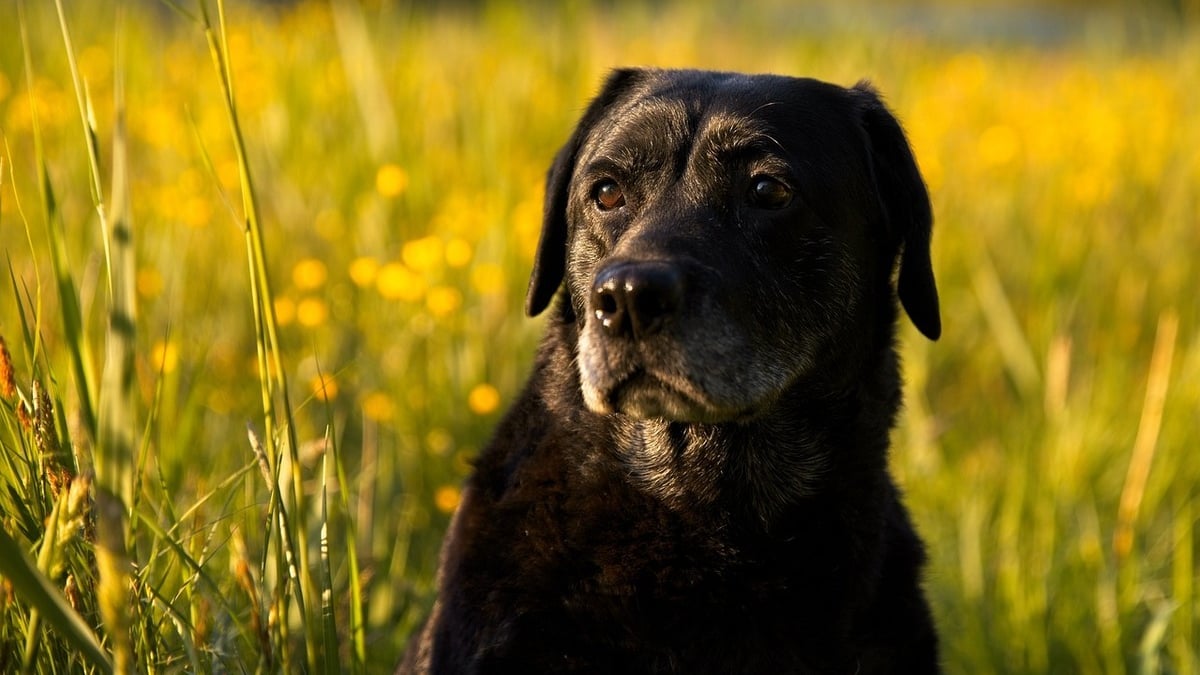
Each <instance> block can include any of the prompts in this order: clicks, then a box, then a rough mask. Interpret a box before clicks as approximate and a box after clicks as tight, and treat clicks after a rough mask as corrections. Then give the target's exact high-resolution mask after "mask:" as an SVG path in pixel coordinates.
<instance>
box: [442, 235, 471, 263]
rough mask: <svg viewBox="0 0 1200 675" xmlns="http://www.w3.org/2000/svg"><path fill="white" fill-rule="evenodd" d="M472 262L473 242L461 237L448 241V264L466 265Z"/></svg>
mask: <svg viewBox="0 0 1200 675" xmlns="http://www.w3.org/2000/svg"><path fill="white" fill-rule="evenodd" d="M470 262H471V243H470V242H468V241H467V240H466V239H463V238H461V237H455V238H454V239H451V240H450V241H448V242H446V264H447V265H449V266H451V267H466V266H467V264H468V263H470Z"/></svg>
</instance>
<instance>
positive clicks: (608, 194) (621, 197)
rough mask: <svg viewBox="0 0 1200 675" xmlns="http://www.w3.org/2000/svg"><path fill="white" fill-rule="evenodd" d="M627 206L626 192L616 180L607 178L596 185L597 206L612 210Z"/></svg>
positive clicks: (602, 209)
mask: <svg viewBox="0 0 1200 675" xmlns="http://www.w3.org/2000/svg"><path fill="white" fill-rule="evenodd" d="M622 206H625V193H624V192H621V186H620V185H617V183H616V181H612V180H606V181H604V182H603V183H600V184H599V185H597V186H596V207H597V208H599V209H600V210H601V211H612V210H613V209H619V208H621V207H622Z"/></svg>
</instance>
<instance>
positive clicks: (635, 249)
mask: <svg viewBox="0 0 1200 675" xmlns="http://www.w3.org/2000/svg"><path fill="white" fill-rule="evenodd" d="M931 230H932V213H931V207H930V202H929V196H928V193H927V191H926V188H925V185H924V182H923V180H922V178H921V175H920V173H919V171H918V168H917V165H916V162H915V160H914V158H913V155H912V152H911V151H910V149H909V145H908V141H907V140H906V138H905V135H904V133H903V131H902V129H901V127H900V125H899V123H898V122H897V120H896V119H895V118H894V117H893V115H892V114H891V113H890V112H889V111H888V109H887V107H886V106H885V105H884V103H883V102H882V101H881V99H880V96H879V95H878V94H877V92H876V91H875V90H874V89H873V88H872V86H871V85H869V84H868V83H865V82H861V83H859V84H857V85H855V86H853V87H850V88H844V87H841V86H837V85H832V84H827V83H823V82H820V81H817V80H812V79H799V78H791V77H783V76H776V75H743V74H736V73H721V72H710V71H698V70H658V69H625V70H618V71H614V72H613V73H612V74H611V75H610V76H609V77H608V79H607V81H606V82H605V84H604V85H603V87H602V90H601V91H600V93H599V94H598V95H597V96H596V98H595V99H594V100H593V101H592V102H591V104H590V105H589V106H588V107H587V109H586V111H585V112H584V113H583V116H582V119H581V120H580V121H579V123H578V126H577V127H576V128H575V130H574V132H573V134H572V135H571V136H570V139H569V140H568V141H567V143H566V145H565V146H564V147H563V148H562V149H561V150H560V151H559V153H558V154H557V156H556V158H555V159H554V162H553V165H552V166H551V168H550V171H549V174H548V178H547V182H546V195H545V211H544V220H543V229H542V232H541V239H540V241H539V243H538V248H537V253H536V258H535V261H534V266H533V273H532V277H531V279H530V282H529V290H528V295H527V299H526V311H527V313H528V314H529V315H530V316H534V315H537V314H539V313H541V312H543V311H544V310H546V309H547V308H551V307H552V309H551V312H550V314H549V317H548V320H547V326H546V333H545V337H544V339H543V341H542V343H541V345H540V347H539V350H538V352H537V357H536V360H535V363H534V366H533V372H532V375H531V376H530V378H529V381H528V384H527V385H526V387H525V389H524V391H523V393H522V394H521V395H520V397H519V398H518V399H517V400H516V402H515V403H514V404H513V406H512V408H511V409H510V411H509V412H508V413H507V415H506V417H505V418H504V419H503V421H502V422H501V423H500V424H499V426H498V428H497V430H496V432H495V435H494V437H493V439H492V440H491V442H490V444H489V445H488V446H487V448H486V449H485V450H484V451H483V452H482V453H481V455H480V457H479V458H478V460H477V462H476V466H475V469H474V473H473V474H472V476H471V477H470V478H469V480H468V481H467V483H466V486H465V488H464V491H463V497H462V501H461V503H460V505H459V507H458V510H457V512H456V514H455V516H454V518H453V520H452V523H451V525H450V529H449V532H448V534H447V536H446V539H445V542H444V545H443V550H442V557H441V562H440V566H439V572H438V579H439V581H438V584H439V596H438V599H437V601H436V602H435V604H434V607H433V610H432V613H431V615H430V617H429V618H428V620H427V622H426V624H425V625H424V628H423V630H421V631H420V632H419V633H418V634H417V635H416V636H415V637H414V638H413V640H412V642H411V643H410V647H409V650H408V653H407V654H406V658H405V660H404V661H403V662H402V663H401V665H400V672H404V673H426V672H434V673H500V672H503V673H508V672H513V673H518V672H519V673H551V672H553V673H560V672H564V673H565V672H591V673H635V672H636V673H742V672H745V673H933V672H938V671H939V662H938V652H937V636H936V631H935V628H934V622H933V619H932V616H931V612H930V609H929V606H928V604H927V602H926V600H925V598H924V594H923V591H922V589H921V568H922V566H923V562H924V557H925V554H924V548H923V545H922V543H921V541H920V539H919V538H918V536H917V534H916V533H915V531H914V528H913V525H912V524H911V522H910V519H909V516H908V514H907V512H906V510H905V508H904V507H903V506H902V505H901V502H900V498H899V495H898V490H897V488H896V487H895V485H894V483H893V481H892V479H891V478H890V476H889V474H888V470H887V455H888V445H889V439H888V436H889V431H890V429H891V428H892V426H893V424H894V421H895V417H896V414H897V410H898V408H899V407H900V404H901V393H900V391H901V386H900V376H899V365H898V357H897V353H896V322H897V318H898V314H899V307H903V309H904V310H905V312H906V313H907V314H908V316H909V318H910V319H911V320H912V321H913V323H914V324H915V325H916V327H917V329H918V330H919V331H920V332H921V333H923V334H924V335H925V336H927V337H928V338H929V339H933V340H936V339H937V338H938V337H939V335H940V333H941V319H940V312H939V308H938V295H937V288H936V286H935V283H934V277H933V271H932V266H931V262H930V235H931Z"/></svg>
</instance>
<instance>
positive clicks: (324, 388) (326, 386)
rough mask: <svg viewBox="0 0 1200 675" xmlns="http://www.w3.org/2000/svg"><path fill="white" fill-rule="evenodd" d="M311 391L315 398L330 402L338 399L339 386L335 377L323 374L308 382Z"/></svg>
mask: <svg viewBox="0 0 1200 675" xmlns="http://www.w3.org/2000/svg"><path fill="white" fill-rule="evenodd" d="M308 386H309V389H310V390H312V393H313V396H316V397H317V398H319V399H321V400H322V401H328V400H331V399H334V398H337V395H338V384H337V380H335V379H334V378H333V375H330V374H328V373H322V374H321V375H317V376H316V377H314V378H312V379H311V380H309V382H308Z"/></svg>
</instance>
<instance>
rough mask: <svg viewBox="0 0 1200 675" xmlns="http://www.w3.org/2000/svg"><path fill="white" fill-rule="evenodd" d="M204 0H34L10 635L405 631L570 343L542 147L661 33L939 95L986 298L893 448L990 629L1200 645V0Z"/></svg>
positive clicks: (17, 185)
mask: <svg viewBox="0 0 1200 675" xmlns="http://www.w3.org/2000/svg"><path fill="white" fill-rule="evenodd" d="M176 4H178V5H179V9H178V10H176V9H172V8H170V7H168V6H166V5H163V6H161V7H157V6H154V5H152V4H149V3H141V4H136V5H130V6H128V7H126V9H125V11H124V13H123V15H122V16H121V17H120V18H118V13H117V11H116V9H115V6H114V5H115V3H114V5H110V4H108V3H64V5H65V6H64V8H65V9H66V12H65V13H64V16H63V19H64V21H63V25H60V21H59V16H58V14H57V12H56V11H55V7H54V4H53V3H41V2H26V3H25V5H24V6H25V12H24V19H23V21H18V17H17V14H16V11H15V7H16V5H15V4H13V3H5V4H3V6H0V25H3V26H6V27H10V26H13V27H15V26H20V27H21V28H22V29H23V30H24V31H25V33H26V34H27V35H28V38H27V40H25V39H17V38H16V37H15V36H18V35H19V32H18V31H16V30H15V29H14V30H10V31H8V34H10V36H14V39H10V40H0V134H2V136H3V138H2V141H3V143H2V144H0V246H2V250H3V251H4V253H5V256H6V260H5V263H6V268H5V269H6V271H7V272H8V274H7V275H6V282H5V289H6V290H5V291H3V292H0V297H2V298H5V300H3V301H0V336H3V338H4V339H5V343H4V344H5V345H7V350H6V352H5V351H0V451H2V456H0V524H2V526H3V527H2V529H3V534H4V538H3V539H0V558H3V560H4V561H5V563H4V564H5V565H6V567H5V568H4V569H3V570H0V575H2V576H3V579H2V581H0V671H4V672H8V671H10V670H13V669H17V668H20V667H22V665H23V664H24V665H25V666H26V667H27V668H28V669H29V670H34V671H40V672H51V671H55V672H58V671H62V670H79V669H83V668H85V667H89V666H85V664H91V666H90V667H97V668H103V667H104V663H106V662H108V661H111V662H113V663H114V664H116V665H117V666H118V668H120V667H122V665H123V663H122V662H121V661H120V659H119V658H115V657H116V656H119V655H120V653H121V652H122V649H120V648H119V647H120V645H121V644H122V639H121V638H123V637H125V636H128V645H127V647H126V648H125V651H127V652H128V653H129V655H130V658H131V659H132V665H133V667H136V668H137V669H139V670H145V671H147V672H149V671H155V670H164V669H166V670H171V669H179V668H182V669H187V670H193V671H197V672H208V671H211V670H214V669H218V668H226V669H231V670H239V671H240V670H243V669H246V670H248V669H262V670H264V671H269V670H276V669H280V668H285V669H297V668H303V669H306V670H326V669H330V668H333V667H334V666H335V665H337V666H341V667H344V668H346V669H358V668H361V669H365V670H368V671H371V672H376V671H386V670H387V668H388V667H389V666H390V665H391V664H392V663H394V661H395V660H396V658H397V657H398V655H399V654H400V652H401V651H402V649H403V645H404V641H405V639H406V638H407V636H408V634H409V633H410V632H411V630H412V629H413V627H414V626H415V625H416V622H417V621H419V619H420V618H421V616H422V615H423V613H424V612H425V611H426V609H427V607H428V605H429V602H430V600H431V595H430V594H431V588H432V573H433V569H434V565H435V561H436V552H437V546H438V543H439V541H440V538H441V534H442V531H443V528H444V526H445V524H446V522H447V519H448V517H449V514H450V513H451V512H452V511H453V509H454V507H455V506H456V504H457V502H458V499H459V497H460V493H459V491H458V486H459V483H460V481H461V479H462V477H463V476H464V475H465V474H466V472H467V471H468V470H469V461H470V458H471V457H473V456H474V454H475V452H476V451H477V450H478V449H479V447H480V446H481V445H482V444H484V443H485V442H486V440H487V438H488V434H489V430H490V429H491V427H492V425H494V423H495V421H496V419H497V416H498V415H500V414H501V413H502V411H503V408H504V404H505V402H506V401H509V400H511V399H512V397H513V396H514V395H515V394H516V392H517V390H518V388H519V387H520V385H521V383H522V380H523V378H524V375H525V373H526V369H527V367H528V364H529V362H530V359H531V356H532V349H533V345H534V344H535V340H536V336H537V334H538V322H536V321H527V320H524V319H522V318H521V308H522V300H523V294H524V286H525V281H526V278H527V273H528V268H529V265H530V262H531V260H532V255H533V249H534V245H535V244H536V239H537V232H538V229H539V221H540V208H541V191H542V188H541V182H542V176H543V171H544V170H545V167H546V166H547V164H548V162H549V159H550V158H551V157H552V156H553V153H554V151H555V149H556V148H557V146H558V144H559V143H561V142H562V141H563V139H565V137H566V135H567V134H568V132H569V130H570V125H571V124H572V123H573V122H574V119H575V118H576V116H577V115H578V114H579V112H580V111H581V110H582V107H583V105H584V103H585V102H586V99H587V97H588V96H589V95H590V94H591V93H592V92H593V91H594V89H595V87H596V85H597V83H598V82H599V81H600V79H601V78H602V76H603V74H604V72H605V71H606V69H608V68H610V67H613V66H616V65H625V64H657V65H670V66H683V65H686V66H698V67H712V68H723V69H737V70H749V71H776V72H783V73H791V74H807V75H813V76H817V77H821V78H823V79H829V80H833V81H836V82H841V83H844V84H850V83H853V82H855V81H857V80H858V79H860V78H862V77H869V78H870V79H872V80H873V81H874V82H875V84H876V85H877V86H878V87H879V88H880V89H881V90H882V91H883V92H884V93H885V94H886V95H887V97H888V99H889V101H890V103H891V105H892V106H893V107H894V108H895V109H896V110H897V112H898V114H899V115H900V117H901V118H902V120H903V121H904V123H905V126H906V128H907V130H908V131H909V134H910V137H911V139H912V142H913V144H914V147H915V149H916V153H917V156H918V159H919V161H920V163H921V166H922V169H923V171H924V173H925V176H926V178H927V180H928V182H929V185H930V188H931V192H932V196H933V201H934V204H935V209H936V219H937V225H936V227H935V237H934V262H935V266H936V268H937V270H936V271H937V275H938V281H939V285H940V290H941V294H942V298H943V311H944V315H945V316H944V323H945V332H944V337H943V339H942V340H941V341H939V342H938V343H935V344H929V343H926V342H925V341H924V340H923V339H921V338H920V337H919V336H918V335H916V334H915V332H914V331H912V330H909V329H907V328H906V329H905V332H904V340H903V346H904V354H905V365H906V375H907V379H908V382H909V386H908V389H907V395H908V405H907V408H906V413H905V418H904V420H903V425H902V427H901V429H900V430H899V431H898V432H897V434H896V435H895V441H896V443H895V449H894V452H893V465H894V468H895V470H896V473H897V474H898V475H899V477H900V479H901V481H902V483H903V485H904V488H905V490H906V501H907V503H908V504H909V505H910V507H911V508H912V510H913V512H914V515H915V517H916V519H917V520H918V523H919V526H920V529H921V531H922V533H923V535H924V536H925V538H926V540H927V542H928V544H929V549H930V553H931V558H932V565H931V568H930V571H929V583H928V586H929V590H930V595H931V598H932V600H933V602H934V606H935V611H936V614H937V618H938V621H939V624H940V625H941V627H942V628H943V631H942V632H943V636H944V637H943V640H944V649H943V651H944V658H945V661H946V663H947V666H948V669H949V670H950V671H951V672H1125V671H1138V672H1167V671H1169V672H1176V673H1193V672H1196V671H1197V665H1198V663H1197V660H1198V658H1200V653H1198V651H1197V647H1196V645H1197V644H1200V630H1198V628H1197V626H1196V615H1197V609H1198V607H1197V598H1196V597H1195V593H1194V589H1195V579H1196V573H1197V567H1196V563H1195V556H1194V548H1195V544H1196V532H1195V527H1194V524H1195V519H1196V517H1197V514H1200V507H1198V505H1197V499H1198V497H1200V487H1198V486H1200V461H1198V460H1196V459H1194V458H1193V457H1192V447H1193V446H1194V445H1196V443H1197V441H1198V440H1200V435H1198V434H1197V433H1196V431H1195V429H1196V428H1197V425H1198V424H1200V418H1198V417H1197V411H1198V410H1200V334H1198V333H1197V326H1198V321H1200V303H1198V302H1197V300H1196V298H1195V289H1196V288H1200V270H1198V268H1197V266H1196V265H1195V264H1193V260H1192V258H1193V257H1194V256H1195V255H1196V254H1197V252H1200V190H1197V187H1198V186H1200V153H1197V152H1196V151H1195V148H1198V147H1200V115H1198V114H1197V111H1200V87H1197V83H1198V82H1200V32H1198V30H1197V29H1196V28H1195V27H1193V28H1191V29H1186V28H1183V27H1180V25H1179V24H1177V23H1173V22H1167V23H1164V24H1160V23H1154V22H1152V21H1150V20H1145V21H1133V22H1130V23H1128V24H1120V23H1114V22H1113V21H1111V20H1109V19H1110V17H1103V16H1099V15H1083V16H1082V17H1081V18H1080V19H1079V21H1080V22H1081V23H1082V25H1083V28H1081V29H1080V30H1079V31H1078V33H1077V34H1076V35H1075V36H1074V37H1066V38H1063V39H1062V40H1060V41H1057V42H1051V43H1046V44H1041V45H1040V46H1031V45H1030V44H1029V43H1023V42H985V41H980V40H974V39H967V38H964V37H962V36H958V35H945V34H940V33H938V31H937V30H919V29H915V28H913V27H912V26H911V25H909V26H908V27H906V28H904V29H895V30H889V29H886V26H883V25H881V24H880V23H879V22H877V21H872V20H869V19H870V18H871V13H870V12H869V11H868V10H866V9H858V8H856V7H855V6H854V5H850V6H848V7H845V8H843V9H842V10H840V12H841V14H839V13H838V12H832V13H831V12H814V11H808V10H804V11H801V10H795V9H791V10H789V9H787V8H786V7H785V6H784V5H783V4H780V5H779V6H769V5H765V6H763V7H762V8H758V9H755V10H751V9H749V8H746V7H743V8H741V9H738V10H737V11H736V12H733V11H732V10H731V9H730V8H729V7H723V8H722V9H721V11H714V10H713V9H712V8H709V7H705V6H703V5H697V4H695V3H666V4H655V5H652V6H651V5H647V6H644V7H643V6H640V5H623V4H620V3H616V4H611V3H607V4H604V5H601V6H597V7H594V8H590V7H586V6H582V5H575V4H566V5H564V6H562V7H560V6H558V5H547V6H545V7H541V8H540V9H539V10H538V11H537V12H529V11H526V8H525V7H524V5H512V6H509V5H506V4H504V3H485V5H484V6H482V8H474V9H467V8H465V7H464V8H460V9H456V10H443V11H440V12H435V11H429V10H412V9H402V7H407V4H405V3H400V4H399V5H398V6H393V5H392V4H391V3H371V2H368V3H365V5H360V4H359V3H356V2H349V1H343V0H336V1H334V2H332V3H331V4H326V3H316V2H312V3H299V4H296V5H294V6H290V5H289V6H285V7H277V6H273V5H271V6H260V5H249V4H244V3H240V2H239V3H231V4H230V6H229V7H226V8H225V9H226V10H227V12H228V14H227V15H226V16H224V21H223V22H222V20H221V17H220V15H219V14H218V12H217V5H216V4H215V2H214V3H210V5H211V6H210V7H209V8H208V10H209V11H208V26H209V31H208V33H207V35H206V29H205V26H206V23H205V20H204V14H203V13H202V12H201V11H200V6H199V5H197V4H194V3H190V2H178V3H176ZM831 16H833V17H835V18H833V19H830V17H831ZM839 16H840V17H842V18H840V19H838V18H836V17H839ZM1122 26H1126V28H1124V29H1122ZM927 28H928V27H927ZM65 34H69V36H70V38H71V41H70V44H69V46H68V44H67V43H66V41H65V40H64V35H65ZM210 37H211V41H210V39H209V38H210ZM23 44H24V45H26V46H25V47H23ZM26 51H27V52H28V69H27V66H26V57H25V52H26ZM68 55H72V56H73V57H74V64H72V63H71V59H68ZM76 74H77V75H78V83H79V84H78V86H77V85H76V77H74V75H76ZM227 87H228V88H227ZM122 102H123V106H122V105H120V104H121V103H122ZM227 104H228V105H227ZM122 110H123V112H121V111H122ZM121 129H124V133H123V135H122V134H121V133H120V131H119V130H121ZM239 131H240V133H239ZM93 138H94V142H93V140H91V139H93ZM122 156H123V157H124V160H121V159H120V158H121V157H122ZM122 196H127V200H126V201H125V202H124V206H121V202H120V201H119V198H120V197H122ZM122 227H124V228H127V229H126V230H124V231H126V232H130V233H131V238H130V239H128V240H127V241H126V240H124V239H122V236H123V235H121V232H122V231H123V230H121V228H122ZM123 241H125V242H126V244H124V245H126V246H127V248H126V249H124V250H123V249H122V248H121V246H122V242H123ZM135 310H136V311H135ZM125 315H128V316H131V317H133V316H136V320H135V321H134V322H133V323H132V325H131V326H126V327H125V328H128V329H129V330H125V328H122V326H123V324H120V323H119V322H118V323H114V320H115V319H116V318H119V317H120V316H125ZM118 328H120V330H118ZM3 354H8V356H2V355H3ZM123 359H127V363H128V371H127V372H128V373H129V376H128V377H126V378H121V377H117V375H119V374H120V373H121V372H122V368H121V361H122V360H123ZM106 425H107V426H106ZM248 431H249V433H248ZM114 449H119V450H117V453H116V454H115V455H114V454H112V453H113V452H114ZM106 453H108V454H106ZM106 458H107V459H106ZM110 460H112V462H113V463H108V462H109V461H110ZM106 466H108V467H110V468H108V469H105V468H104V467H106ZM118 477H123V478H120V480H118ZM122 481H127V482H122ZM85 488H86V490H85ZM72 489H74V493H72ZM89 490H90V492H89ZM101 490H107V491H108V492H110V493H112V494H114V495H118V496H119V497H120V499H119V503H118V505H117V510H116V511H108V510H103V508H104V505H105V504H106V503H108V504H110V505H111V504H112V502H111V501H110V502H105V500H104V499H103V498H102V497H101V494H102V492H101ZM81 491H83V492H85V493H88V494H94V495H96V499H95V500H94V501H91V502H83V501H80V500H79V499H78V496H79V495H80V494H81ZM72 494H74V495H75V498H72V497H71V495H72ZM81 509H82V511H81ZM102 510H103V513H111V514H112V515H111V516H109V517H110V519H111V520H110V521H109V523H110V524H112V523H122V526H121V527H122V528H123V531H122V533H120V536H119V537H118V539H119V540H121V541H123V543H124V545H125V547H126V550H125V555H127V556H128V560H129V562H130V563H131V564H129V565H122V564H121V563H120V561H119V560H117V562H116V563H115V564H116V568H111V569H116V570H117V571H118V576H117V577H112V576H108V577H106V576H105V574H106V573H105V572H104V569H106V568H104V567H100V568H99V572H98V571H97V570H98V568H97V566H96V565H95V564H94V561H96V560H97V557H98V555H97V554H98V553H99V552H100V550H101V549H102V548H103V547H102V546H101V543H102V542H103V541H105V540H102V539H101V534H102V532H103V528H102V527H99V526H100V523H101V522H102V520H103V519H102V518H98V517H97V516H96V514H97V513H98V512H102ZM85 512H86V513H85ZM81 514H83V515H81ZM91 523H95V526H93V525H91ZM109 534H110V535H111V534H112V531H111V530H110V531H109ZM8 540H11V543H6V542H7V541H8ZM10 554H11V555H10ZM120 570H124V572H123V574H125V575H126V576H127V580H126V581H122V580H121V579H120ZM114 579H115V581H114ZM114 590H115V592H117V593H120V594H121V595H119V596H116V597H119V598H124V599H126V600H127V602H125V603H124V609H125V612H126V614H127V617H126V618H124V619H122V618H121V617H119V616H118V617H117V619H116V620H117V621H122V620H124V621H127V622H128V630H125V631H122V635H115V634H114V633H113V632H112V631H111V630H110V629H106V628H105V626H111V625H117V624H113V623H112V620H110V619H104V620H102V611H101V610H102V607H101V603H100V602H99V601H98V598H99V597H103V596H101V595H98V593H99V592H102V591H107V592H113V591H114ZM38 617H41V618H38ZM89 641H90V642H89ZM97 642H98V643H99V644H100V649H99V650H95V649H94V648H92V651H88V649H89V647H88V645H89V644H93V645H94V644H95V643H97ZM56 664H57V665H56Z"/></svg>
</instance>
